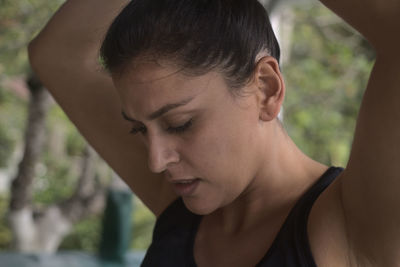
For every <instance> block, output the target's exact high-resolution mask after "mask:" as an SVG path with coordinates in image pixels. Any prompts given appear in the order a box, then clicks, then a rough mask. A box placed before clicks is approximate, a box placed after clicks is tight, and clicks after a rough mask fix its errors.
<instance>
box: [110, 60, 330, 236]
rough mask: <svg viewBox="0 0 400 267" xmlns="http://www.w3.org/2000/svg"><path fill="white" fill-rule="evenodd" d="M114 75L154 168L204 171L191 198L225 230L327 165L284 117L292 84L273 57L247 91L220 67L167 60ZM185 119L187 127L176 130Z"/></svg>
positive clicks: (191, 204) (285, 198)
mask: <svg viewBox="0 0 400 267" xmlns="http://www.w3.org/2000/svg"><path fill="white" fill-rule="evenodd" d="M113 81H114V84H115V87H116V88H117V91H118V94H119V96H120V99H121V104H122V109H123V112H124V113H125V115H126V117H127V118H128V119H130V120H134V122H132V127H133V129H134V135H133V136H132V138H141V139H142V141H143V142H144V143H145V144H146V147H147V151H148V165H149V168H150V170H151V171H152V172H156V173H161V172H164V177H165V179H167V180H168V181H173V180H176V179H192V178H200V179H201V182H200V184H199V186H198V188H197V189H196V191H195V193H194V194H193V195H192V196H190V197H184V198H183V200H184V203H185V205H186V206H187V207H188V208H189V209H190V210H191V211H192V212H194V213H197V214H202V215H205V214H208V215H212V216H208V217H209V218H211V217H218V221H219V222H220V226H221V227H222V229H224V231H225V232H236V231H241V230H243V229H246V228H251V227H252V225H253V224H256V223H259V220H260V219H264V218H262V216H260V214H265V216H266V217H268V214H269V213H268V212H272V213H274V214H276V211H277V209H282V207H287V205H285V203H286V204H289V203H293V201H294V200H295V199H297V198H298V197H299V196H300V195H301V194H302V193H303V192H304V190H305V188H306V187H308V186H309V185H310V184H311V183H312V182H313V181H314V180H315V179H316V178H318V177H319V176H320V175H321V174H322V173H323V171H324V170H326V166H323V165H321V164H319V163H316V162H314V161H312V160H311V159H309V158H307V157H306V156H305V155H304V154H302V153H301V152H300V151H299V150H298V149H297V147H296V146H295V145H294V144H293V142H292V141H291V140H290V138H289V137H288V136H287V134H286V133H285V131H284V130H283V129H282V127H281V126H280V124H279V123H278V121H277V118H276V116H277V114H278V112H279V109H280V106H281V104H282V101H283V97H284V90H285V88H284V83H283V80H282V77H281V75H280V73H279V68H278V65H277V63H276V61H275V60H274V59H273V58H271V57H265V58H264V59H263V60H261V61H260V63H259V67H258V68H257V71H256V74H255V75H254V79H253V80H252V82H250V83H249V84H248V85H247V86H245V87H244V88H242V89H241V92H242V93H241V94H240V95H235V94H232V91H231V89H230V88H229V87H228V86H227V84H226V82H225V79H224V78H223V76H222V75H221V74H220V73H218V72H209V73H207V74H205V75H201V76H197V77H193V76H187V75H185V74H184V73H183V72H179V71H178V69H177V68H175V67H174V66H173V65H172V64H167V63H165V64H157V63H154V62H141V63H137V64H135V66H134V67H131V68H129V69H127V70H125V72H124V73H123V74H122V75H115V76H114V77H113ZM182 102H183V103H185V104H183V105H181V106H178V107H175V108H173V109H171V110H169V111H168V112H166V113H165V114H163V115H161V116H160V117H158V118H155V119H150V118H149V116H150V114H152V113H154V112H155V111H157V110H159V109H160V108H162V107H164V106H165V105H168V104H175V103H182ZM188 122H190V124H188ZM184 125H189V126H188V128H187V129H185V130H184V131H183V132H171V130H170V129H171V128H172V129H174V128H177V127H178V128H179V127H182V126H184ZM127 132H129V129H127ZM266 211H267V212H266ZM221 222H222V223H221Z"/></svg>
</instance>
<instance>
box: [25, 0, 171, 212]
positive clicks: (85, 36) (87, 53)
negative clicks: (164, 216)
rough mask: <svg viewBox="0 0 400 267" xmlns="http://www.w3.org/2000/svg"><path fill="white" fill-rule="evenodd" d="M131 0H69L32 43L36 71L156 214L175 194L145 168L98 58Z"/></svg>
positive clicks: (141, 151) (140, 147) (143, 154)
mask: <svg viewBox="0 0 400 267" xmlns="http://www.w3.org/2000/svg"><path fill="white" fill-rule="evenodd" d="M126 3H128V1H127V0H112V1H110V0H68V1H66V2H65V4H64V5H63V6H62V7H61V8H60V10H58V12H57V13H56V14H55V15H54V16H53V18H52V19H51V20H50V21H49V23H48V24H47V25H46V26H45V28H44V29H43V30H42V32H41V33H40V34H39V35H38V36H37V37H36V38H35V39H34V40H33V41H32V42H31V43H30V45H29V56H30V61H31V65H32V67H33V69H34V71H35V72H36V73H37V75H38V76H39V78H40V80H41V81H42V82H43V83H44V85H45V86H46V88H48V90H49V91H50V92H51V94H52V95H53V97H54V98H55V99H56V101H57V102H58V103H59V104H60V105H61V107H62V108H63V110H64V111H65V112H66V114H67V115H68V117H69V118H70V119H71V121H72V122H73V123H74V124H75V125H76V126H77V128H78V129H79V131H80V132H81V133H82V134H83V136H84V137H85V138H86V139H87V140H88V141H89V143H90V144H91V145H92V146H93V147H94V148H95V149H96V150H97V152H98V153H99V154H100V155H101V156H102V157H103V158H104V159H105V160H106V161H107V162H108V163H109V165H110V166H111V167H112V168H113V169H114V170H115V171H116V172H117V173H118V174H119V175H120V176H121V177H122V178H123V179H124V180H125V181H126V182H127V183H128V184H129V185H130V187H131V188H132V190H133V191H134V192H135V193H136V195H138V196H139V198H141V200H142V201H143V202H144V203H145V204H146V205H147V206H148V207H149V208H150V209H151V210H152V211H153V212H154V213H155V214H156V215H158V214H159V213H160V212H161V211H162V210H163V209H164V208H165V206H166V205H168V204H169V202H170V201H172V199H173V198H174V197H175V196H174V195H173V193H172V192H171V191H170V190H169V189H168V187H166V186H165V182H164V181H163V179H160V177H159V176H158V175H155V174H152V173H150V171H148V168H147V155H146V151H145V148H144V147H143V145H141V142H139V141H138V140H137V139H136V137H132V136H130V135H129V134H128V133H129V130H130V126H131V125H130V124H127V122H124V121H123V119H122V116H121V106H120V103H119V100H118V97H117V94H116V92H115V89H114V86H113V83H112V80H111V78H110V77H109V75H108V74H106V73H105V72H104V71H102V69H101V67H100V65H99V63H98V54H99V48H100V45H101V42H102V39H103V36H104V34H105V32H106V30H107V28H108V26H109V24H110V23H111V21H112V20H113V18H114V17H115V16H116V15H117V14H118V12H119V11H120V10H121V8H122V7H123V6H124V5H125V4H126Z"/></svg>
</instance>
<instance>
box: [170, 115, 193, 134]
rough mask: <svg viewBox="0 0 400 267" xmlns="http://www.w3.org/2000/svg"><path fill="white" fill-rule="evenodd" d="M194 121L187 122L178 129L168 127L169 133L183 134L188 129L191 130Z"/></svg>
mask: <svg viewBox="0 0 400 267" xmlns="http://www.w3.org/2000/svg"><path fill="white" fill-rule="evenodd" d="M192 123H193V120H192V119H190V120H189V121H188V122H186V123H185V124H183V125H181V126H177V127H168V129H167V132H169V133H176V134H179V133H183V132H185V131H186V130H187V129H189V128H190V126H192Z"/></svg>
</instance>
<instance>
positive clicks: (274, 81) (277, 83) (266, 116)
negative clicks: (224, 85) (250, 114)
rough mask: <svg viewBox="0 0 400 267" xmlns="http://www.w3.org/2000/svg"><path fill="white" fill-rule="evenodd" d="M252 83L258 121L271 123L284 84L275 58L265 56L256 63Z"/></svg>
mask: <svg viewBox="0 0 400 267" xmlns="http://www.w3.org/2000/svg"><path fill="white" fill-rule="evenodd" d="M254 81H255V85H256V87H257V94H258V102H259V103H258V105H259V114H260V120H262V121H271V120H273V119H275V118H276V117H277V116H278V114H279V111H280V109H281V106H282V103H283V99H284V96H285V84H284V81H283V77H282V74H281V72H280V69H279V64H278V62H277V61H276V59H275V58H273V57H271V56H266V57H263V58H261V59H260V60H259V61H258V62H257V65H256V68H255V72H254Z"/></svg>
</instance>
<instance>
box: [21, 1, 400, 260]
mask: <svg viewBox="0 0 400 267" xmlns="http://www.w3.org/2000/svg"><path fill="white" fill-rule="evenodd" d="M322 2H323V3H324V4H326V5H327V6H328V7H329V8H331V9H332V10H333V11H335V12H336V13H337V14H339V15H340V16H342V17H343V18H344V19H345V20H346V21H348V22H349V23H350V24H351V25H352V26H354V27H355V28H356V29H357V30H359V31H360V32H361V33H362V34H364V36H365V37H366V38H367V39H368V40H369V41H370V43H371V44H372V46H373V47H374V48H375V50H376V53H377V61H376V64H375V67H374V69H373V71H372V74H371V78H370V82H369V85H368V88H367V90H366V93H365V96H364V99H363V103H362V107H361V110H360V114H359V118H358V121H357V128H356V132H355V138H354V143H353V147H352V150H351V156H350V160H349V163H348V165H347V167H346V169H345V170H342V169H340V168H333V167H331V168H328V167H327V166H324V165H322V164H320V163H318V162H316V161H314V160H312V159H310V158H308V157H307V156H305V155H304V154H303V153H302V152H301V151H300V150H299V149H298V148H297V147H296V145H295V144H294V143H293V142H292V141H291V139H290V138H289V137H288V136H287V134H286V133H285V131H284V130H283V128H282V127H281V125H280V123H279V120H278V119H277V115H278V113H279V110H280V108H281V105H282V101H283V98H284V95H285V85H284V82H283V79H282V75H281V73H280V69H279V63H278V61H279V47H278V45H277V43H276V40H275V37H274V35H273V33H272V31H271V29H270V25H269V21H268V18H267V16H266V13H265V11H263V9H262V8H261V5H260V4H259V3H258V2H256V1H255V0H246V1H245V0H231V1H228V0H202V1H200V0H199V1H188V0H170V1H162V0H159V1H156V0H133V1H131V2H130V3H129V4H128V5H127V6H126V8H125V9H124V10H123V11H122V12H121V13H120V14H119V16H118V17H117V19H116V20H115V21H114V23H113V24H112V26H111V27H110V30H109V31H108V33H107V36H106V38H105V40H104V43H103V44H102V41H103V39H104V36H105V34H106V32H107V29H108V27H109V25H110V24H111V22H112V21H113V19H114V17H115V16H116V15H117V14H118V13H119V11H120V9H121V8H122V7H123V6H124V5H126V4H127V3H128V2H127V1H122V0H113V1H108V0H69V1H67V2H66V3H65V4H64V6H63V7H62V8H61V9H60V10H59V11H58V12H57V13H56V15H55V16H54V17H53V18H52V19H51V21H50V22H49V23H48V25H47V26H46V27H45V28H44V29H43V31H42V32H41V33H40V34H39V36H38V37H37V38H36V39H35V40H34V41H33V42H32V43H31V44H30V46H29V55H30V59H31V63H32V65H33V68H34V69H35V71H36V73H37V74H38V75H39V77H40V78H41V80H42V81H43V83H44V84H45V85H46V87H47V88H49V90H50V92H51V93H52V94H53V96H54V97H55V99H56V100H57V101H58V103H59V104H60V105H61V106H62V108H63V109H64V110H65V112H66V113H67V114H68V116H69V118H70V119H71V120H72V121H73V122H74V123H75V125H76V126H77V127H78V129H79V130H80V132H81V133H82V134H83V136H85V138H86V139H87V140H88V141H89V142H90V144H91V145H92V146H93V147H94V148H95V149H96V150H97V151H98V153H99V154H100V155H101V156H102V157H103V158H104V159H105V160H106V161H107V162H108V163H109V165H110V166H111V167H112V168H113V169H114V170H115V171H116V172H117V173H118V174H119V175H120V176H121V177H122V178H123V179H124V180H125V181H126V182H127V183H128V184H129V185H130V187H131V188H132V190H133V191H134V192H135V194H136V195H137V196H138V197H139V198H140V199H141V200H142V201H143V202H144V203H145V204H146V205H147V206H148V207H149V208H150V210H151V211H152V212H153V213H154V214H155V215H156V216H157V225H156V228H155V231H154V236H153V243H152V245H151V247H150V248H149V251H148V253H147V255H146V258H145V260H144V262H143V265H144V266H195V265H197V266H255V265H258V266H315V265H318V266H398V265H400V258H399V253H398V252H399V249H400V227H399V226H400V213H399V212H398V204H399V202H400V194H399V191H400V189H399V185H400V179H399V178H400V174H399V173H400V167H399V164H398V162H399V161H400V152H399V151H400V150H399V146H400V145H399V143H400V139H399V138H400V123H399V121H400V109H399V106H400V105H399V101H400V90H399V88H398V87H399V85H398V84H399V83H400V75H398V72H399V71H398V69H399V67H400V66H399V65H400V63H399V62H400V60H399V59H400V58H399V56H398V53H397V48H398V47H400V46H399V45H400V37H398V34H397V30H398V28H399V26H400V18H399V16H398V12H399V11H400V1H398V0H387V1H378V0H364V1H359V0H352V1H344V0H335V1H333V0H323V1H322ZM371 20H374V23H373V24H372V25H371V24H370V23H369V22H370V21H371ZM100 47H101V52H102V57H103V63H104V65H105V67H106V68H107V69H108V71H109V73H110V74H107V73H106V72H104V71H103V70H102V68H101V67H100V64H99V61H98V51H99V49H100ZM121 109H122V114H123V117H124V119H125V120H123V119H122V118H121ZM130 128H132V129H131V133H132V134H133V135H129V134H127V132H128V131H129V129H130Z"/></svg>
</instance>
